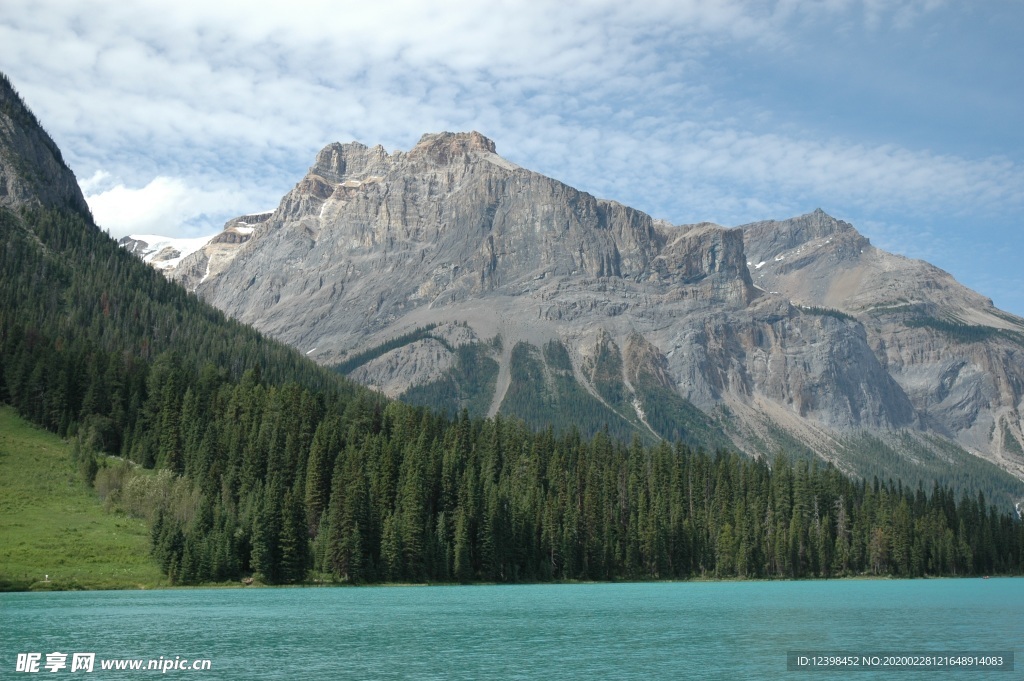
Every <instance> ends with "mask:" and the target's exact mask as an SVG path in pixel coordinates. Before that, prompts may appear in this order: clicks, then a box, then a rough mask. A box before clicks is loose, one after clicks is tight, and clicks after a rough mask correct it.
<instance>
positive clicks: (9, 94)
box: [0, 74, 89, 215]
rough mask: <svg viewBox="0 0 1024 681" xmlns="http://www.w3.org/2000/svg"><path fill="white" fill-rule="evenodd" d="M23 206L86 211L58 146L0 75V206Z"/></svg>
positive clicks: (80, 193) (75, 182) (8, 82)
mask: <svg viewBox="0 0 1024 681" xmlns="http://www.w3.org/2000/svg"><path fill="white" fill-rule="evenodd" d="M27 206H45V207H47V208H70V209H73V210H76V211H79V212H81V213H84V214H86V215H88V214H89V206H88V205H87V204H86V202H85V197H84V196H82V191H81V189H79V187H78V182H77V180H75V176H74V173H72V172H71V171H70V170H69V169H68V167H67V166H66V165H65V164H64V160H63V158H62V157H61V153H60V149H58V148H57V145H56V144H55V143H54V141H53V140H52V139H51V138H50V136H49V135H47V134H46V132H45V131H44V130H43V128H42V126H40V125H39V122H38V121H37V120H36V117H35V115H34V114H33V113H32V112H31V111H29V109H28V107H26V106H25V103H24V102H23V101H22V100H21V97H20V96H18V93H17V92H15V90H14V88H13V87H12V86H11V83H10V81H9V80H8V79H7V76H5V75H3V74H0V207H5V208H20V207H27Z"/></svg>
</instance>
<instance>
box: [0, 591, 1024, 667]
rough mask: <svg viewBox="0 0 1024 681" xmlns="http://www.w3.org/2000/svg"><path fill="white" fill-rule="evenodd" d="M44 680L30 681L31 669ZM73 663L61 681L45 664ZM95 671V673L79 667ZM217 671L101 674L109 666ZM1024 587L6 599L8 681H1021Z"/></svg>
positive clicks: (3, 627) (1, 642)
mask: <svg viewBox="0 0 1024 681" xmlns="http://www.w3.org/2000/svg"><path fill="white" fill-rule="evenodd" d="M790 651H794V652H795V651H802V652H807V653H815V652H816V653H819V654H826V653H832V654H834V653H839V652H843V653H851V654H855V655H858V656H860V655H871V654H874V655H883V654H889V653H895V654H910V653H932V654H949V653H965V652H970V653H995V652H1001V653H1004V652H1005V651H1014V652H1015V653H1016V658H1020V659H1015V664H1014V671H993V670H991V669H989V670H977V671H974V670H972V671H968V670H967V669H965V668H957V669H947V670H946V671H936V670H930V671H902V670H899V671H894V670H887V671H877V672H876V671H848V670H833V671H823V670H820V669H817V670H811V671H791V670H789V669H788V667H787V653H788V652H790ZM33 652H34V653H39V654H40V655H41V661H40V672H39V674H36V675H33V674H28V673H18V672H17V657H18V654H19V653H22V654H24V653H33ZM53 652H62V653H66V654H67V655H68V657H67V667H66V668H63V669H60V670H59V671H57V672H53V673H51V672H49V671H48V670H47V669H45V668H43V667H42V665H43V664H45V663H46V660H47V654H49V653H53ZM76 652H83V653H95V667H94V671H93V672H92V673H86V672H83V671H80V670H79V671H75V672H72V671H71V660H72V654H73V653H76ZM161 656H162V657H163V658H164V659H165V660H173V659H175V658H180V659H184V660H195V659H208V660H210V669H209V670H205V671H204V670H200V671H192V670H188V671H186V670H174V669H171V670H169V671H167V672H166V673H162V672H160V671H156V670H149V671H137V672H132V671H127V670H125V671H103V670H101V669H100V661H101V660H112V659H120V658H138V659H142V660H149V659H158V658H160V657H161ZM1022 656H1024V579H988V580H982V579H939V580H918V581H899V580H892V581H890V580H877V581H810V582H711V583H707V582H699V583H654V584H571V585H530V586H449V587H366V588H289V589H220V590H218V589H196V590H169V591H120V592H78V593H20V594H0V678H33V677H35V678H39V677H40V676H42V677H43V678H64V677H68V678H87V679H106V678H109V679H129V678H157V677H168V678H171V677H173V678H177V679H184V678H194V679H553V680H555V679H586V680H588V681H593V680H597V679H690V678H692V679H731V680H739V679H774V678H785V679H853V680H861V679H871V678H909V679H932V678H938V679H950V680H952V679H960V678H966V679H1005V680H1007V681H1008V680H1009V679H1021V678H1024V657H1022Z"/></svg>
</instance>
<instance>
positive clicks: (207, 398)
mask: <svg viewBox="0 0 1024 681" xmlns="http://www.w3.org/2000/svg"><path fill="white" fill-rule="evenodd" d="M0 236H2V241H3V244H4V249H3V252H2V254H0V259H2V260H0V401H2V402H4V403H7V404H10V405H12V406H13V407H14V408H15V409H17V411H18V412H19V413H20V414H21V415H23V416H24V417H25V418H27V419H29V420H30V421H32V422H33V423H36V424H38V425H39V426H41V427H44V428H46V429H48V430H51V431H53V432H55V433H57V434H59V435H61V436H62V437H65V438H68V439H70V440H72V441H73V442H74V443H75V444H74V452H75V453H74V456H75V457H76V460H77V462H78V464H79V469H80V471H81V476H82V478H83V480H85V481H86V483H87V484H90V485H92V486H94V487H95V489H96V492H97V494H99V495H100V496H101V497H102V498H104V499H105V500H106V502H107V504H108V505H109V506H110V507H111V508H112V509H118V510H121V511H123V512H126V513H132V514H135V515H139V516H142V517H145V518H147V519H148V520H149V521H150V523H151V528H152V545H153V556H154V559H155V560H157V561H158V562H159V564H160V565H161V567H162V569H163V570H164V571H165V572H166V574H167V575H168V576H169V578H170V579H171V580H173V582H175V583H180V584H198V583H206V582H225V581H236V580H241V579H248V578H253V579H255V580H258V581H260V582H263V583H267V584H286V583H309V582H344V583H367V582H476V581H486V582H523V581H547V580H620V579H690V578H734V577H739V578H809V577H837V576H848V575H860V574H869V575H896V576H906V577H918V576H926V575H982V574H1020V573H1021V572H1022V571H1024V525H1022V523H1021V522H1020V520H1019V519H1018V518H1017V517H1016V516H1015V515H1014V514H1013V512H1012V510H1010V509H1007V508H997V507H996V506H995V505H993V504H991V503H989V501H987V500H986V499H985V497H984V495H982V494H967V493H961V494H959V495H957V494H956V493H955V492H954V491H953V489H952V487H949V486H944V485H940V484H937V483H936V484H933V485H931V486H925V485H918V486H916V487H913V488H910V487H906V486H904V485H903V484H902V483H900V482H899V481H892V480H877V479H875V480H871V481H865V480H853V479H850V478H847V477H846V476H844V475H843V474H841V473H840V472H839V471H838V470H836V469H835V468H834V467H831V466H828V465H823V464H820V463H817V462H814V461H808V460H806V459H802V458H797V459H792V460H791V459H789V458H787V457H786V456H785V455H781V454H780V455H779V456H778V457H776V458H775V459H773V460H771V461H767V460H763V459H761V460H754V459H749V458H746V457H744V456H742V455H740V454H738V453H735V452H730V451H727V450H725V449H719V450H718V451H715V452H705V451H701V450H699V449H696V448H694V447H692V446H691V445H689V444H687V443H686V442H685V432H683V433H680V435H681V436H682V437H680V438H679V439H678V440H677V441H676V442H675V443H670V442H665V441H662V442H657V443H647V442H642V441H639V440H636V439H634V440H633V441H631V442H624V441H622V440H620V439H619V438H616V437H614V435H613V434H612V433H610V432H608V431H607V430H602V431H599V432H598V433H597V434H596V435H595V436H593V437H586V438H584V437H583V436H581V435H580V434H579V432H578V431H575V430H573V429H571V428H570V429H567V430H565V431H563V432H555V431H553V430H552V429H551V428H547V429H542V430H532V429H530V428H529V427H528V426H527V425H526V424H525V423H524V422H523V421H520V420H518V419H515V418H503V417H495V418H493V419H483V418H471V417H470V416H469V414H468V412H467V411H466V410H463V411H462V412H461V413H460V414H458V415H455V416H453V417H449V416H447V415H438V414H436V413H433V412H430V411H428V410H426V409H424V408H422V407H415V406H410V405H407V404H403V403H401V402H389V401H386V400H385V399H384V398H382V397H380V396H379V395H376V394H374V393H371V392H369V391H367V390H365V389H362V388H360V387H357V386H355V385H354V384H352V383H350V382H349V381H347V380H346V379H345V378H344V377H342V376H339V375H338V374H337V373H336V372H332V371H330V370H327V369H323V368H320V367H317V366H316V365H314V364H312V363H311V362H308V361H307V360H306V359H305V358H303V357H301V356H300V355H299V354H298V353H297V352H295V351H293V350H291V349H289V348H287V347H285V346H283V345H280V344H278V343H275V342H273V341H270V340H267V339H265V338H262V337H261V336H260V335H259V334H257V333H256V332H255V331H253V330H251V329H249V328H247V327H244V326H242V325H240V324H237V323H235V322H232V321H230V320H228V319H226V318H225V317H224V316H223V314H221V313H220V312H218V311H216V310H214V309H213V308H211V307H209V306H207V305H205V304H203V303H202V302H201V301H199V300H198V299H196V298H195V296H193V295H190V294H188V293H186V292H185V291H184V290H183V289H181V288H179V287H178V286H176V285H174V284H171V283H169V282H167V281H165V280H164V279H163V278H162V277H161V275H159V273H157V272H155V271H153V270H151V269H149V268H148V267H147V266H145V265H144V264H143V263H141V262H140V261H138V260H137V259H136V258H134V257H133V256H131V255H130V254H128V253H125V252H123V251H122V250H121V249H119V248H118V247H117V245H116V244H115V243H114V242H113V241H112V240H111V239H110V238H109V237H107V236H106V235H105V234H103V233H102V232H100V231H99V230H98V229H97V228H96V227H95V226H94V225H92V224H91V220H90V219H89V218H88V216H83V215H81V214H79V213H76V212H74V211H70V210H62V209H54V208H51V209H42V208H36V209H31V210H29V209H23V210H21V211H19V212H14V211H11V210H8V209H2V208H0ZM524 366H528V365H527V364H524ZM668 416H669V415H668V414H666V417H668Z"/></svg>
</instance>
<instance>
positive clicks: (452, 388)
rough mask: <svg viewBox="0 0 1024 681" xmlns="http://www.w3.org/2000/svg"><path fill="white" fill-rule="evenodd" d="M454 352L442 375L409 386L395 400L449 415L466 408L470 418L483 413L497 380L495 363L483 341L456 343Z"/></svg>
mask: <svg viewBox="0 0 1024 681" xmlns="http://www.w3.org/2000/svg"><path fill="white" fill-rule="evenodd" d="M454 352H455V364H454V366H453V367H452V368H451V369H450V370H449V372H448V373H447V374H446V375H445V376H443V377H441V378H439V379H437V380H435V381H431V382H430V383H425V384H423V385H417V386H413V387H412V388H409V389H408V390H406V391H405V393H403V394H402V395H401V396H400V397H399V399H400V400H402V401H403V402H407V403H409V404H413V405H419V406H424V407H430V408H432V409H435V410H437V411H441V412H444V411H447V412H448V413H449V414H457V413H459V412H460V411H461V410H462V409H467V410H468V411H469V415H470V416H472V417H473V418H478V417H483V416H486V415H487V408H488V407H489V406H490V404H491V399H492V397H493V396H494V390H495V385H496V384H497V380H498V363H497V362H496V361H495V360H494V359H493V358H492V357H491V356H490V355H491V350H490V347H489V346H488V345H486V344H483V343H471V344H467V345H460V346H459V347H457V348H455V349H454Z"/></svg>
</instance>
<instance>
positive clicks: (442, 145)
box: [409, 130, 497, 161]
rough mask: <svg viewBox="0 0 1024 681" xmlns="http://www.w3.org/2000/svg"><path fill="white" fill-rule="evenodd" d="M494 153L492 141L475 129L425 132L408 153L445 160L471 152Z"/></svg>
mask: <svg viewBox="0 0 1024 681" xmlns="http://www.w3.org/2000/svg"><path fill="white" fill-rule="evenodd" d="M480 151H482V152H487V153H491V154H496V153H497V151H496V147H495V146H494V142H493V141H492V140H490V139H489V138H487V137H484V136H483V135H481V134H480V133H478V132H476V131H475V130H474V131H472V132H440V133H427V134H425V135H423V137H421V138H420V141H419V142H417V143H416V146H415V147H413V149H412V151H410V152H409V153H410V154H427V155H429V156H431V157H433V158H436V159H438V160H442V161H447V160H450V159H452V158H455V157H458V156H464V155H466V154H470V153H472V152H480Z"/></svg>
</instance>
